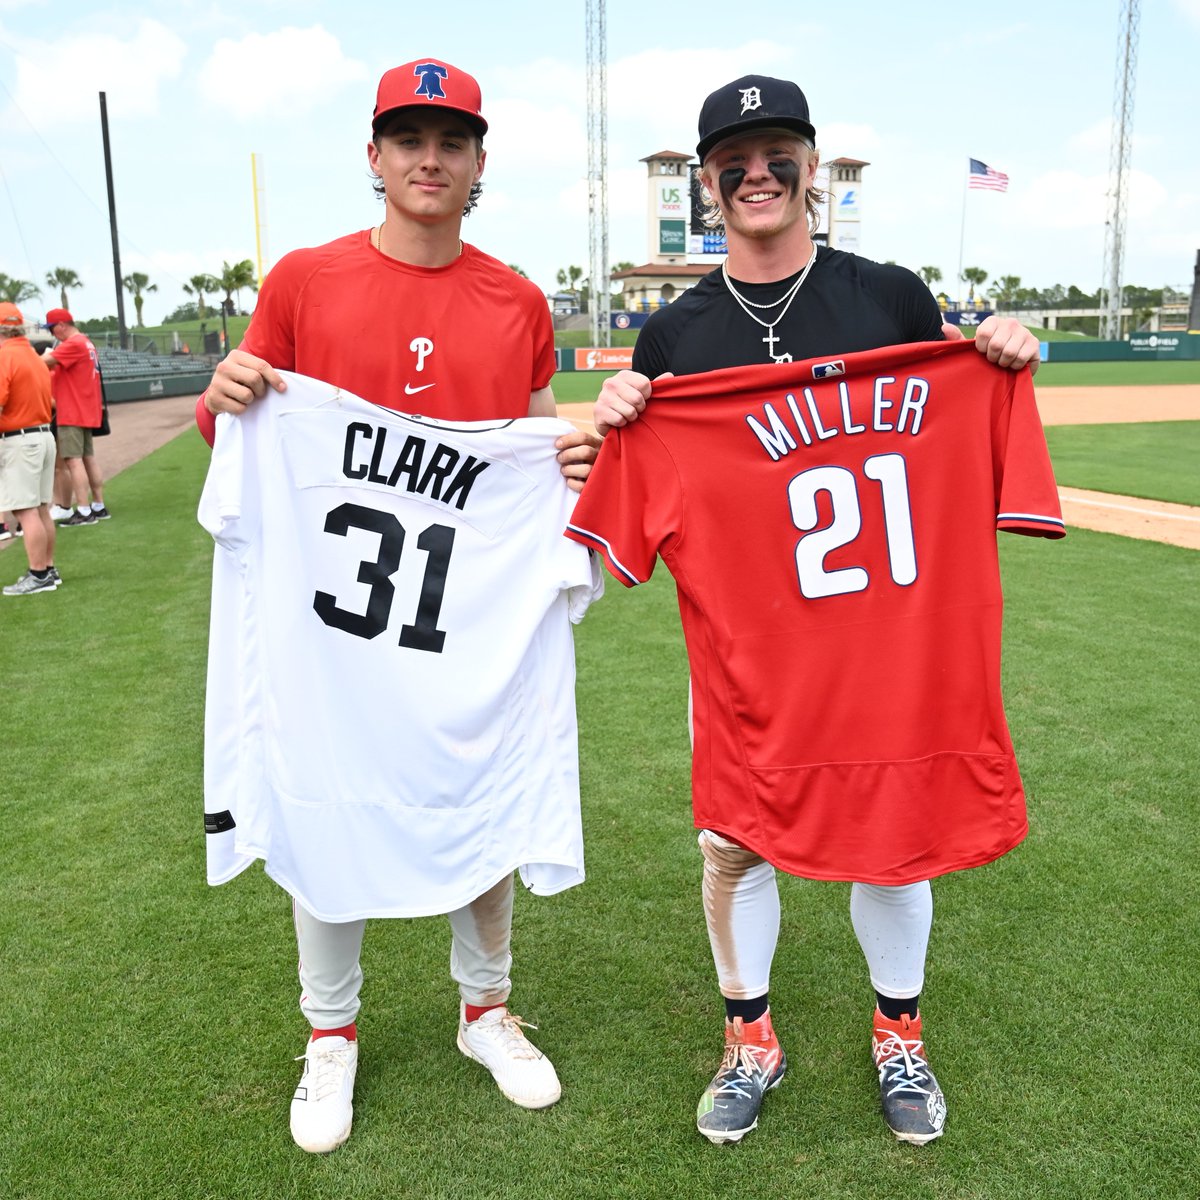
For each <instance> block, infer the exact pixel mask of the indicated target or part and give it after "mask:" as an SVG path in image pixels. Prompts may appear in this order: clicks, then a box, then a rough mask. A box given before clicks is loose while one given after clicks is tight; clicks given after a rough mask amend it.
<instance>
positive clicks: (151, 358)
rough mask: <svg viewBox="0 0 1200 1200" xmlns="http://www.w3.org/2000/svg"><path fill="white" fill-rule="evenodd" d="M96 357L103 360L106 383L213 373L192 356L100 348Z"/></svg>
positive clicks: (107, 347)
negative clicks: (147, 377) (110, 380)
mask: <svg viewBox="0 0 1200 1200" xmlns="http://www.w3.org/2000/svg"><path fill="white" fill-rule="evenodd" d="M96 353H97V355H98V356H99V359H100V373H101V374H102V375H103V376H104V378H105V379H106V380H108V379H113V380H116V379H142V378H145V377H146V376H151V375H153V376H159V375H193V374H195V373H196V372H197V371H208V370H211V367H210V366H209V364H208V362H207V360H205V359H202V358H196V357H193V356H192V355H189V354H143V353H141V352H140V351H136V350H118V349H116V348H114V347H109V346H98V347H97V348H96Z"/></svg>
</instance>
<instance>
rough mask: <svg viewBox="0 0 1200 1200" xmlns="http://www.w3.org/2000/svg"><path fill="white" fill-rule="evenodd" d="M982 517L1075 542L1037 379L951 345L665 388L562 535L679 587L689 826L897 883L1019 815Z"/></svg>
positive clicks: (960, 854)
mask: <svg viewBox="0 0 1200 1200" xmlns="http://www.w3.org/2000/svg"><path fill="white" fill-rule="evenodd" d="M997 529H1002V530H1007V531H1009V532H1013V533H1025V534H1033V535H1035V536H1041V537H1061V536H1062V535H1063V533H1064V532H1065V530H1064V526H1063V521H1062V516H1061V512H1060V509H1059V503H1058V494H1057V489H1056V487H1055V484H1054V475H1053V472H1052V470H1051V467H1050V458H1049V454H1048V453H1047V450H1046V442H1045V436H1044V434H1043V432H1042V426H1041V421H1040V419H1039V417H1038V413H1037V408H1036V405H1035V403H1034V395H1033V386H1032V382H1031V379H1030V375H1029V372H1028V371H1021V372H1012V371H1006V370H1002V369H1001V368H999V367H995V366H992V365H990V364H989V363H988V362H987V361H986V360H985V359H984V358H983V356H982V355H981V354H979V353H977V352H976V350H975V348H974V346H973V344H972V343H971V342H969V341H967V342H937V343H934V342H929V343H917V344H914V345H908V346H898V347H886V348H884V349H881V350H872V351H867V352H864V353H859V354H853V355H847V356H846V357H845V358H843V359H840V360H834V361H820V360H809V361H807V362H797V363H790V364H782V365H776V364H766V365H763V366H751V367H738V368H734V369H731V370H722V371H711V372H706V373H704V374H701V375H690V376H679V377H677V378H673V379H669V380H663V381H662V382H660V383H656V384H655V385H654V395H653V397H652V399H651V401H650V403H649V404H648V405H647V407H646V410H645V413H644V414H643V416H642V418H641V419H640V420H638V421H636V422H635V423H634V424H632V425H630V426H628V427H627V428H624V429H620V430H617V431H615V432H613V433H610V434H609V435H608V437H607V438H606V439H605V443H604V448H603V450H602V451H601V453H600V457H599V459H598V461H597V463H596V466H595V468H594V469H593V472H592V475H591V477H590V478H589V479H588V483H587V486H586V487H585V489H584V491H583V495H582V496H581V497H580V501H579V504H578V505H577V507H576V509H575V512H574V515H573V517H572V521H571V525H570V526H569V529H568V536H570V537H573V538H574V539H576V540H577V541H580V542H583V543H584V544H585V545H588V546H593V547H595V548H596V549H598V550H600V551H601V553H603V555H604V557H605V560H606V562H607V564H608V567H609V570H610V571H611V572H612V573H613V574H614V575H615V576H616V577H617V578H618V579H619V580H621V582H622V583H624V584H626V585H628V586H632V585H633V584H637V583H641V582H644V581H645V580H647V579H648V578H649V577H650V574H651V572H652V571H653V569H654V563H655V559H656V556H658V555H661V556H662V559H663V561H664V562H665V563H666V565H667V568H668V570H670V572H671V574H672V575H673V576H674V577H675V581H676V584H677V586H678V591H679V607H680V612H681V614H682V618H683V629H684V636H685V638H686V641H687V648H688V658H689V662H690V667H691V678H692V691H693V705H694V712H693V719H694V746H693V754H692V802H693V809H694V814H695V822H696V825H697V827H699V828H708V829H713V830H716V831H719V832H721V833H724V834H726V835H727V836H729V837H731V838H734V839H735V840H736V841H738V842H740V843H742V844H743V845H745V846H747V847H749V848H750V849H752V850H754V851H756V852H757V853H759V854H761V855H762V856H763V857H764V858H766V859H767V860H768V861H770V862H771V863H773V864H774V865H775V866H777V867H779V868H781V869H782V870H784V871H788V872H790V873H792V874H795V875H803V876H807V877H809V878H812V879H843V880H859V881H861V882H864V883H879V884H904V883H913V882H916V881H918V880H922V879H928V878H930V877H932V876H935V875H939V874H943V873H945V872H947V871H954V870H958V869H961V868H964V867H972V866H977V865H979V864H981V863H985V862H990V861H991V860H992V859H994V858H997V857H998V856H1000V855H1001V854H1003V853H1005V852H1006V851H1008V850H1010V849H1011V848H1012V847H1013V846H1015V845H1016V844H1017V843H1018V842H1019V841H1021V839H1022V838H1023V837H1024V836H1025V833H1026V831H1027V828H1028V824H1027V819H1026V813H1025V796H1024V790H1023V788H1022V785H1021V778H1020V775H1019V773H1018V770H1017V763H1016V759H1015V756H1014V754H1013V747H1012V740H1011V738H1010V736H1009V732H1008V725H1007V722H1006V720H1005V717H1004V708H1003V701H1002V697H1001V691H1000V638H1001V615H1002V596H1001V588H1000V571H999V563H998V558H997V549H996V538H995V531H996V530H997Z"/></svg>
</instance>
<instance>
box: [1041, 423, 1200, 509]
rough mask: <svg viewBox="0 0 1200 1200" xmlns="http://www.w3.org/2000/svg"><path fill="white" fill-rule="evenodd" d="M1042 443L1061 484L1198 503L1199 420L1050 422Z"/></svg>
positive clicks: (1055, 475) (1120, 493) (1149, 497)
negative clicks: (1108, 423)
mask: <svg viewBox="0 0 1200 1200" xmlns="http://www.w3.org/2000/svg"><path fill="white" fill-rule="evenodd" d="M1046 444H1047V445H1048V446H1049V447H1050V457H1051V459H1052V460H1053V462H1054V477H1055V479H1056V480H1057V481H1058V482H1059V484H1061V485H1062V486H1064V487H1076V488H1091V489H1093V490H1095V491H1098V492H1114V493H1116V494H1117V495H1119V496H1144V497H1145V498H1146V499H1148V500H1169V501H1171V502H1172V503H1175V504H1200V471H1197V469H1196V464H1197V463H1200V421H1154V422H1148V423H1146V424H1133V425H1051V426H1050V427H1049V428H1047V430H1046Z"/></svg>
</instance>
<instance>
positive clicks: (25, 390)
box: [0, 337, 50, 433]
mask: <svg viewBox="0 0 1200 1200" xmlns="http://www.w3.org/2000/svg"><path fill="white" fill-rule="evenodd" d="M49 423H50V372H49V371H47V370H46V364H45V363H44V362H42V360H41V359H40V358H39V357H38V355H37V352H36V351H35V350H34V348H33V347H32V346H31V345H30V344H29V339H28V338H23V337H15V338H3V339H0V433H8V432H9V431H10V430H13V429H28V428H30V427H31V426H34V425H48V424H49Z"/></svg>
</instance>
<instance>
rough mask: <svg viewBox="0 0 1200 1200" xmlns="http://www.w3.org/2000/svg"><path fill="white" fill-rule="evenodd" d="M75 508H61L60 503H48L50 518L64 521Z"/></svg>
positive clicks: (72, 513)
mask: <svg viewBox="0 0 1200 1200" xmlns="http://www.w3.org/2000/svg"><path fill="white" fill-rule="evenodd" d="M74 513H75V510H74V509H73V508H63V506H62V505H61V504H52V505H50V520H52V521H65V520H66V519H67V518H68V517H70V516H73V515H74Z"/></svg>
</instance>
